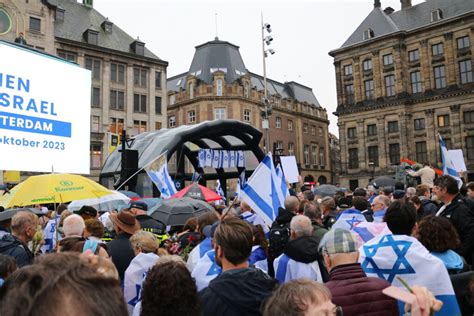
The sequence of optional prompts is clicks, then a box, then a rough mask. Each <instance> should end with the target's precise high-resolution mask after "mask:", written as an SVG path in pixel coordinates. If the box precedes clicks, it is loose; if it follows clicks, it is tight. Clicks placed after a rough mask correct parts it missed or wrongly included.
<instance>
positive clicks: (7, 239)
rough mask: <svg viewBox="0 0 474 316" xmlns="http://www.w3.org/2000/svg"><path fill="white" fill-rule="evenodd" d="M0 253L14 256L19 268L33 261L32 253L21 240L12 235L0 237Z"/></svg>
mask: <svg viewBox="0 0 474 316" xmlns="http://www.w3.org/2000/svg"><path fill="white" fill-rule="evenodd" d="M0 253H1V254H4V255H7V256H10V257H14V258H15V261H16V265H17V266H18V267H19V268H21V267H23V266H26V265H29V264H32V263H33V259H34V256H33V253H32V252H31V251H30V249H28V246H27V245H25V244H24V243H23V242H22V241H21V240H19V239H18V238H16V237H15V236H13V235H10V234H8V235H4V236H3V237H2V238H1V239H0Z"/></svg>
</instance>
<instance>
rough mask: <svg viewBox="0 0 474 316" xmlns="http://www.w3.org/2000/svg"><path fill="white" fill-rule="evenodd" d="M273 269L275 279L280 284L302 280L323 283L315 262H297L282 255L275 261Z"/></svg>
mask: <svg viewBox="0 0 474 316" xmlns="http://www.w3.org/2000/svg"><path fill="white" fill-rule="evenodd" d="M273 268H274V269H275V279H277V280H278V282H279V283H280V284H282V283H286V282H288V281H291V280H297V279H303V278H306V279H310V280H314V281H318V282H321V283H322V282H323V278H322V276H321V270H320V269H319V264H318V261H317V260H316V261H313V262H311V263H303V262H298V261H295V260H293V259H290V257H288V256H287V255H286V254H284V253H283V254H282V255H280V256H279V257H278V258H276V259H275V261H274V262H273Z"/></svg>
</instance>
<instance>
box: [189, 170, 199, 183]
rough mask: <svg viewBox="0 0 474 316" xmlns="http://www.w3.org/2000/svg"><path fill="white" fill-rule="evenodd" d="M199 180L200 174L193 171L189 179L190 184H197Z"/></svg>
mask: <svg viewBox="0 0 474 316" xmlns="http://www.w3.org/2000/svg"><path fill="white" fill-rule="evenodd" d="M199 179H201V174H200V173H199V172H197V171H194V173H193V176H192V178H191V182H193V183H194V182H199Z"/></svg>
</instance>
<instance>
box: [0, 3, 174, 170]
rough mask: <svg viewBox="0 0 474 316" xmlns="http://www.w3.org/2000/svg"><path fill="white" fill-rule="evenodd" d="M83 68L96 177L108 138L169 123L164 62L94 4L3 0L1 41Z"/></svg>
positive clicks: (105, 154)
mask: <svg viewBox="0 0 474 316" xmlns="http://www.w3.org/2000/svg"><path fill="white" fill-rule="evenodd" d="M20 33H23V34H24V38H25V40H26V45H28V46H30V47H33V48H36V49H37V50H41V51H45V52H46V53H49V54H53V55H57V56H59V57H62V58H64V59H66V60H69V61H72V62H75V63H78V64H79V65H80V66H82V67H84V68H87V69H90V70H91V72H92V87H91V147H90V148H91V175H92V176H97V175H98V173H99V171H100V168H101V166H102V163H103V162H104V160H105V158H106V157H107V155H108V151H109V145H111V144H110V140H109V139H110V137H108V136H109V133H116V134H119V133H121V131H122V130H123V129H126V130H127V133H128V134H129V135H136V134H138V133H141V132H144V131H150V130H151V131H152V130H155V129H160V128H161V127H162V126H163V124H164V122H166V97H167V94H166V68H167V66H168V63H167V62H166V61H163V60H161V59H160V58H158V57H157V56H156V55H155V54H153V53H152V52H151V51H150V50H148V49H147V48H146V47H145V43H143V42H142V41H140V40H139V39H138V38H137V39H134V38H132V37H131V36H130V35H128V34H127V33H125V32H124V31H123V30H122V29H120V28H119V27H118V26H117V25H115V24H114V23H113V22H112V21H109V20H108V19H107V18H106V17H104V16H103V15H101V14H100V13H99V12H98V11H96V10H95V9H94V8H93V5H92V0H84V1H83V3H78V2H76V1H74V0H27V1H16V0H2V1H1V2H0V39H3V40H8V41H12V42H13V41H15V39H17V38H18V37H19V34H20Z"/></svg>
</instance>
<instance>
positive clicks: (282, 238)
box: [268, 222, 290, 259]
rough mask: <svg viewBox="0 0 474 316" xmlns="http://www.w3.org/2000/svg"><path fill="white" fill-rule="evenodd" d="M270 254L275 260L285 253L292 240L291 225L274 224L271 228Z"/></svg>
mask: <svg viewBox="0 0 474 316" xmlns="http://www.w3.org/2000/svg"><path fill="white" fill-rule="evenodd" d="M268 240H269V246H268V254H269V256H270V258H272V259H275V258H277V257H278V256H279V255H281V254H282V253H283V250H284V249H285V246H286V244H287V243H288V240H290V223H278V222H274V223H273V224H272V227H271V228H270V237H269V239H268Z"/></svg>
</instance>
